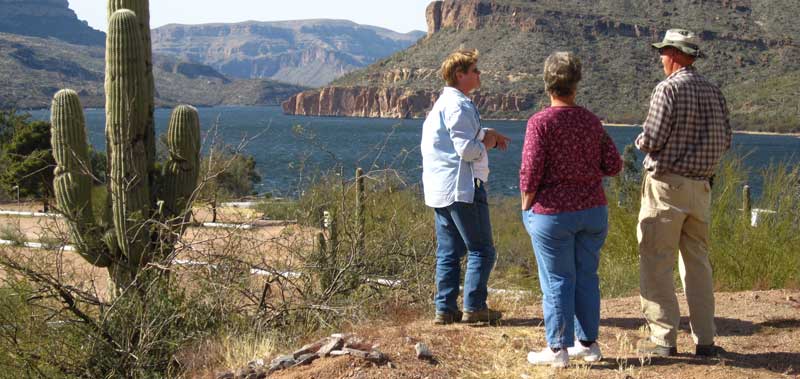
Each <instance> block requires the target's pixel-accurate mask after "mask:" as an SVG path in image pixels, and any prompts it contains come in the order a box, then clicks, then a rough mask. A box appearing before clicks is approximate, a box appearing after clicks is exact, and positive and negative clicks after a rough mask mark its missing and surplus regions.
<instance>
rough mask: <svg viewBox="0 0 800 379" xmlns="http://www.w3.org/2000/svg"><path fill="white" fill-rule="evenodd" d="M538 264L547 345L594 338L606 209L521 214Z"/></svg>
mask: <svg viewBox="0 0 800 379" xmlns="http://www.w3.org/2000/svg"><path fill="white" fill-rule="evenodd" d="M522 220H523V223H524V224H525V229H527V231H528V234H530V236H531V241H532V243H533V249H534V252H535V254H536V264H537V266H538V267H539V283H540V285H541V288H542V294H543V297H542V308H544V309H543V310H544V325H545V331H546V334H547V336H546V337H547V344H548V346H550V347H551V348H567V347H571V346H574V344H575V338H578V340H581V341H596V340H597V336H598V333H599V329H600V278H599V277H598V275H597V269H598V267H599V265H600V249H601V248H602V247H603V244H604V243H605V241H606V236H607V235H608V208H607V207H598V208H592V209H586V210H582V211H577V212H564V213H559V214H555V215H540V214H535V213H533V212H531V211H525V212H522Z"/></svg>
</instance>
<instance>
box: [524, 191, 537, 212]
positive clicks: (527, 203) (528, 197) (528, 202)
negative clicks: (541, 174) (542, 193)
mask: <svg viewBox="0 0 800 379" xmlns="http://www.w3.org/2000/svg"><path fill="white" fill-rule="evenodd" d="M520 195H521V197H522V210H523V211H529V210H530V209H531V208H533V199H534V198H535V197H536V192H520Z"/></svg>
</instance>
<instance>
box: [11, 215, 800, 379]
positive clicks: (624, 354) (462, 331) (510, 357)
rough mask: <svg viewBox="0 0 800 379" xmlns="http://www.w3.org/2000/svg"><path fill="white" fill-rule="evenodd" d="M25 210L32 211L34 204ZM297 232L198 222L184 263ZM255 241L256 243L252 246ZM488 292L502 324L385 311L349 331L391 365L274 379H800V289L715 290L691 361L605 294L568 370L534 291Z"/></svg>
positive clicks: (285, 244) (275, 255)
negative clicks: (660, 352) (421, 348)
mask: <svg viewBox="0 0 800 379" xmlns="http://www.w3.org/2000/svg"><path fill="white" fill-rule="evenodd" d="M34 207H35V205H34ZM0 208H1V209H5V210H11V209H12V208H14V207H13V206H8V205H2V206H0ZM24 208H25V209H26V210H29V209H31V207H30V206H27V207H24ZM204 212H205V211H203V210H199V211H198V212H197V213H198V217H200V218H206V217H208V213H207V212H206V213H204ZM228 212H229V213H227V214H226V215H224V216H223V218H222V219H221V221H222V222H231V221H241V220H243V219H253V218H256V217H257V215H254V214H252V213H250V212H249V211H246V210H245V211H242V210H229V211H228ZM12 223H14V224H15V225H19V227H20V229H21V230H22V231H23V232H24V233H25V235H26V237H28V238H30V239H31V240H38V239H39V238H41V231H42V230H51V231H52V230H61V231H63V230H64V229H63V228H64V226H63V224H62V223H61V222H60V221H58V220H55V219H47V218H17V217H4V216H0V226H5V225H10V224H12ZM293 228H296V227H294V226H285V225H284V226H271V227H265V228H259V229H256V230H253V231H236V232H235V234H231V233H232V232H231V231H229V230H214V229H205V228H202V229H201V228H193V229H191V230H189V231H188V232H187V233H186V235H185V237H184V243H186V244H188V245H190V246H192V247H193V249H185V251H184V252H182V253H181V255H180V256H179V259H188V260H192V259H196V260H202V259H209V258H212V257H210V256H209V255H210V254H212V253H210V252H213V251H214V250H216V249H219V248H222V249H226V248H228V247H230V248H236V249H237V251H250V254H249V256H246V257H243V258H244V259H245V260H247V261H252V262H253V264H258V263H259V262H262V263H263V262H269V263H280V262H281V260H283V263H287V262H288V261H290V260H291V256H288V255H287V254H286V252H287V251H291V245H292V244H293V243H301V244H302V243H308V241H309V240H310V234H309V232H308V231H302V230H300V232H298V230H299V229H293ZM232 236H235V237H236V238H231V237H232ZM231 241H234V242H231ZM230 244H235V246H229V245H230ZM204 246H205V248H204ZM209 246H213V247H214V249H209V248H208V247H209ZM249 246H252V249H250V250H248V249H247V247H249ZM195 247H196V248H195ZM242 247H245V249H241V248H242ZM15 249H16V250H17V251H19V252H20V254H21V256H23V257H37V258H39V259H41V261H42V262H47V263H46V264H48V265H49V268H50V270H52V272H53V273H54V274H55V275H58V276H61V277H63V278H65V279H67V281H69V282H73V283H77V284H79V285H81V286H83V287H90V288H93V289H94V290H96V291H98V292H99V293H101V294H102V293H103V292H105V286H106V284H107V279H106V278H107V273H106V272H105V270H104V269H98V268H93V267H91V266H90V265H88V264H86V263H85V261H83V260H82V259H81V258H80V257H78V256H77V255H76V254H75V253H68V252H61V253H59V252H54V251H46V250H37V251H33V250H28V249H19V248H15ZM54 263H55V264H54ZM0 275H2V273H1V272H0ZM490 297H491V299H490V300H491V303H492V306H493V307H495V308H497V309H500V310H503V311H504V312H505V317H504V319H503V321H502V322H501V323H499V324H498V325H496V326H488V325H485V326H469V325H464V324H456V325H450V326H434V325H433V324H432V322H431V320H432V315H428V314H418V313H415V312H414V311H410V310H408V309H405V308H404V307H403V305H402V304H401V305H398V306H396V307H395V309H388V310H386V311H385V314H386V317H385V318H384V319H382V320H376V321H372V322H370V323H367V324H358V325H354V326H352V327H350V328H347V329H349V330H344V331H345V332H350V333H353V334H355V335H356V336H358V337H361V338H363V339H365V340H366V341H368V342H370V343H373V344H375V345H376V346H377V348H378V349H379V350H381V351H382V352H383V353H385V354H387V355H388V356H389V357H390V359H391V362H392V366H393V368H390V367H387V366H381V367H375V366H373V365H372V364H366V363H364V362H362V361H360V360H357V359H355V358H351V357H339V358H327V359H320V360H317V361H315V362H314V363H313V364H311V365H310V366H306V367H301V368H293V369H290V370H287V371H285V372H278V373H275V374H273V375H272V376H270V378H284V379H289V378H292V379H300V378H303V379H308V378H318V379H323V378H375V379H389V378H409V379H410V378H415V379H416V378H418V379H438V378H498V379H499V378H519V379H528V378H548V379H549V378H554V379H555V378H620V379H629V378H630V379H634V378H636V379H638V378H642V379H644V378H676V379H677V378H705V379H727V378H795V379H797V378H800V291H788V290H777V291H765V292H742V293H719V294H717V329H718V331H717V332H718V338H717V343H718V344H719V345H721V346H722V347H723V348H724V349H725V350H726V353H725V354H724V355H723V356H722V357H720V358H714V359H698V358H695V357H694V355H693V354H692V352H693V350H694V346H693V344H692V340H691V337H690V335H689V323H688V319H687V318H686V317H684V318H683V319H682V322H681V333H680V334H679V346H678V348H679V353H680V355H679V356H677V357H674V358H653V359H649V358H646V357H639V356H638V355H637V354H636V343H637V341H638V340H639V339H640V338H642V337H644V336H645V330H644V323H643V320H642V318H641V315H640V312H639V299H638V298H622V299H606V300H604V301H603V303H602V311H601V315H602V321H601V337H600V340H599V342H600V345H601V348H602V349H603V353H604V356H605V359H604V360H603V361H602V362H600V363H596V364H591V365H590V364H576V365H571V366H570V368H567V369H563V370H556V369H551V368H549V367H533V366H530V365H529V364H528V363H527V362H526V355H527V353H528V351H531V350H539V349H541V348H542V347H544V346H545V339H544V324H543V321H542V311H541V305H540V303H539V301H538V299H537V298H536V297H535V296H533V295H529V296H522V297H519V296H517V297H510V296H504V297H498V296H490ZM681 304H682V305H681V308H682V310H683V311H684V315H686V313H685V312H686V309H687V308H686V302H685V300H684V299H683V298H682V297H681ZM417 342H424V343H426V344H427V345H428V346H429V347H430V348H431V350H432V352H433V354H434V357H435V359H434V360H433V361H432V362H427V361H420V360H417V359H416V358H415V354H414V345H415V344H416V343H417ZM271 358H273V357H269V356H267V357H264V359H266V360H269V359H271ZM227 369H228V368H220V369H219V370H217V371H225V370H227ZM193 377H195V378H203V379H206V378H214V377H215V374H214V373H208V372H206V373H198V374H196V375H195V376H193Z"/></svg>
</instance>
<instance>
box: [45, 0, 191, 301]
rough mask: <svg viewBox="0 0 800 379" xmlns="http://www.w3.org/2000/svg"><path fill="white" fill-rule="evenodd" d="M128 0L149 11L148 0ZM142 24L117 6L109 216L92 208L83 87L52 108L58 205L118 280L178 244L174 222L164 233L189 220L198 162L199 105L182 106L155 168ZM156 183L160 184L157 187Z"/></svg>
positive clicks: (112, 27)
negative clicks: (98, 216) (164, 156)
mask: <svg viewBox="0 0 800 379" xmlns="http://www.w3.org/2000/svg"><path fill="white" fill-rule="evenodd" d="M120 3H125V2H123V1H118V0H110V1H109V10H112V9H113V8H114V7H116V6H117V5H118V4H120ZM128 3H131V4H132V5H135V6H136V7H137V8H136V9H138V10H140V12H141V13H142V14H145V15H146V14H148V11H147V8H148V2H147V1H146V0H138V1H128ZM147 24H149V22H148V23H147ZM145 26H148V25H145ZM143 29H144V27H143V25H142V22H141V20H140V19H139V18H138V17H137V14H136V13H135V12H134V11H132V10H129V9H114V11H113V13H112V14H111V15H110V17H109V22H108V36H107V40H106V82H105V89H106V141H107V146H106V147H107V150H108V156H109V161H108V162H109V178H108V184H107V187H108V192H109V198H110V208H111V212H110V214H111V220H95V218H94V216H93V215H92V198H91V188H92V184H91V176H90V174H89V168H88V167H89V165H88V154H87V141H86V131H85V122H84V117H83V112H82V109H81V105H80V100H79V99H78V95H77V94H76V93H75V92H74V91H71V90H62V91H60V92H59V93H58V94H56V96H55V98H54V99H53V109H52V127H53V133H52V134H53V140H52V142H53V151H54V155H55V159H56V164H57V168H56V171H55V173H56V179H55V183H54V184H55V186H56V187H57V190H56V200H57V202H58V206H59V208H60V210H61V211H62V213H64V214H65V215H66V216H67V221H68V223H69V226H70V230H71V237H72V239H73V241H74V243H75V245H76V247H77V249H78V252H79V253H80V254H81V255H82V256H83V257H84V258H86V259H87V260H88V261H89V262H90V263H92V264H94V265H97V266H100V267H107V268H108V269H109V272H110V274H111V277H112V279H113V280H114V281H115V283H116V284H117V285H118V286H125V285H127V284H130V283H131V282H132V281H133V279H134V278H135V277H136V275H137V273H138V272H139V271H140V269H141V268H142V267H144V265H145V264H147V263H148V262H149V261H151V260H152V259H153V258H154V257H156V256H163V255H165V252H166V253H168V252H171V251H172V250H173V244H174V239H175V238H174V236H175V235H176V233H175V230H169V231H167V232H166V233H164V225H166V226H167V227H168V228H172V229H175V228H176V227H179V226H180V225H182V224H183V222H182V221H183V220H185V215H186V213H187V212H188V211H189V209H190V208H191V200H192V193H193V191H194V189H195V186H196V185H197V177H198V174H199V164H200V163H199V161H200V157H199V154H200V123H199V119H198V116H197V110H196V109H194V108H192V107H190V106H179V107H178V108H177V109H176V110H175V111H174V113H173V115H172V120H171V122H170V126H169V130H168V145H169V146H168V147H169V157H170V158H169V160H168V161H167V162H166V163H165V165H164V172H163V177H161V178H159V177H158V176H159V175H160V174H158V173H156V172H155V171H154V169H153V168H154V167H155V164H154V162H155V147H154V146H155V144H154V140H155V138H154V137H153V136H152V135H153V134H154V132H153V131H154V128H153V125H152V103H153V98H152V97H153V93H154V91H153V90H152V82H151V79H148V71H150V72H151V68H148V63H147V60H148V59H149V58H147V56H148V54H149V53H148V52H149V48H146V47H145V46H144V43H143V42H144V40H145V38H143V37H142V30H143ZM147 29H148V30H149V26H148V27H147ZM148 35H149V32H148ZM147 39H148V40H149V37H148V38H147ZM151 144H152V146H151ZM156 183H161V184H162V188H156ZM176 221H177V222H176ZM179 232H180V230H179V231H178V234H179ZM164 236H167V237H164Z"/></svg>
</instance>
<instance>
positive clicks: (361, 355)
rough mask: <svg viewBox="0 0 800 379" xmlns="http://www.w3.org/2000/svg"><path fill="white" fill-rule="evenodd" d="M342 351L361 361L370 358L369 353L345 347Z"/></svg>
mask: <svg viewBox="0 0 800 379" xmlns="http://www.w3.org/2000/svg"><path fill="white" fill-rule="evenodd" d="M342 351H346V352H347V353H348V354H350V355H352V356H354V357H358V358H361V359H367V357H369V353H368V352H366V351H363V350H358V349H353V348H349V347H345V348H344V349H342Z"/></svg>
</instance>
